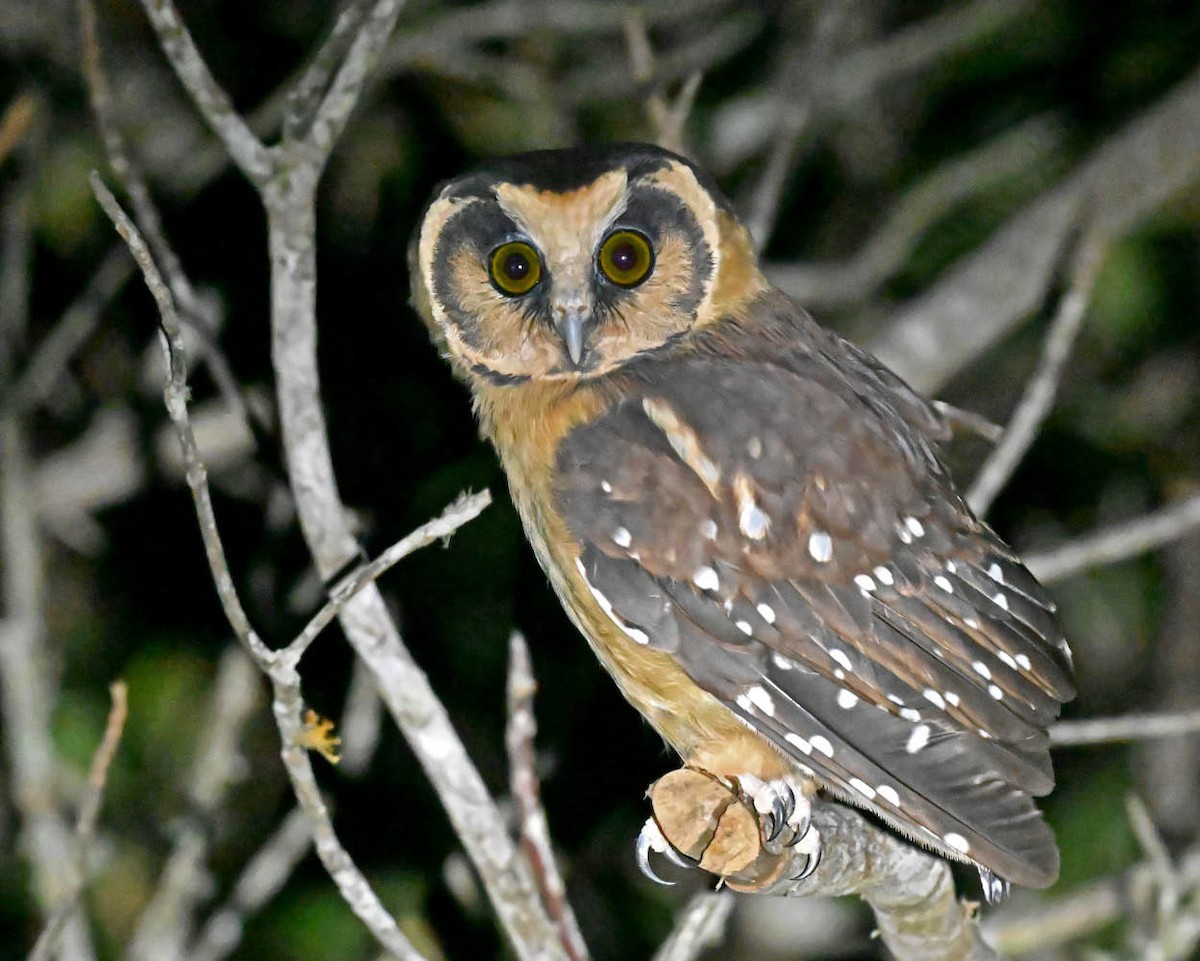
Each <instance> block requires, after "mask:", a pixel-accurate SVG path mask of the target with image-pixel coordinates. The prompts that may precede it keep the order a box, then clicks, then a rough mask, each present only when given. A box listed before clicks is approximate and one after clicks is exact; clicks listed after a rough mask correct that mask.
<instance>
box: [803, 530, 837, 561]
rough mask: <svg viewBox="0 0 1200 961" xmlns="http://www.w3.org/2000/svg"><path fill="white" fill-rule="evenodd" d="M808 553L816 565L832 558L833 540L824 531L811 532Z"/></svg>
mask: <svg viewBox="0 0 1200 961" xmlns="http://www.w3.org/2000/svg"><path fill="white" fill-rule="evenodd" d="M808 553H809V554H810V555H811V556H812V559H813V560H814V561H816V562H817V563H818V564H824V563H825V562H826V561H828V560H829V559H830V558H831V557H833V540H832V539H831V538H830V537H829V535H828V534H826V533H825V532H824V531H813V533H812V535H811V536H810V537H809V538H808Z"/></svg>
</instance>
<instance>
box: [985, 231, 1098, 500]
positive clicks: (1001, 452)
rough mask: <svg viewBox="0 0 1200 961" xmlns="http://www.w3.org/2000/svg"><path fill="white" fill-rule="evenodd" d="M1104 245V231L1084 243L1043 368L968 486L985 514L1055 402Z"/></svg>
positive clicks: (1045, 351) (1053, 327)
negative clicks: (1102, 234) (1100, 236)
mask: <svg viewBox="0 0 1200 961" xmlns="http://www.w3.org/2000/svg"><path fill="white" fill-rule="evenodd" d="M1104 250H1105V247H1104V244H1103V243H1102V241H1101V240H1100V238H1099V237H1098V236H1091V237H1085V238H1084V240H1083V241H1082V242H1081V244H1080V247H1079V250H1078V255H1077V257H1076V262H1075V265H1074V267H1073V269H1072V271H1071V286H1070V289H1069V290H1068V291H1067V293H1066V296H1064V297H1063V299H1062V302H1061V303H1060V304H1059V305H1058V312H1057V314H1056V315H1055V317H1054V321H1053V322H1052V323H1051V324H1050V330H1049V332H1048V333H1047V334H1046V343H1045V345H1044V346H1043V348H1042V356H1041V359H1040V360H1039V361H1038V365H1037V370H1035V371H1034V373H1033V376H1032V377H1031V378H1030V379H1029V383H1028V384H1026V385H1025V391H1024V393H1023V394H1022V395H1021V400H1020V402H1019V403H1018V404H1017V408H1016V410H1015V411H1013V415H1012V418H1011V419H1010V420H1009V422H1008V426H1007V427H1006V428H1005V430H1004V434H1003V436H1002V437H1001V438H1000V443H999V444H997V445H996V447H995V448H994V449H993V450H992V453H991V455H990V456H989V457H988V459H987V460H986V461H984V464H983V467H981V468H980V469H979V473H978V475H977V476H976V477H975V480H974V482H973V483H972V484H971V487H970V490H968V491H967V495H966V496H967V503H968V504H969V505H970V506H971V510H973V511H974V512H975V514H976V515H977V516H979V517H985V516H987V512H988V509H989V508H990V507H991V506H992V502H993V501H994V500H995V499H996V496H997V495H998V494H999V493H1000V491H1002V490H1003V489H1004V485H1005V484H1007V483H1008V480H1009V478H1010V477H1012V475H1013V472H1014V471H1015V470H1016V469H1017V466H1018V465H1019V464H1020V463H1021V460H1022V459H1023V458H1024V456H1025V453H1026V452H1027V451H1028V450H1029V448H1030V446H1031V445H1032V444H1033V440H1034V438H1035V437H1036V436H1037V433H1038V430H1039V429H1040V428H1041V426H1042V422H1043V421H1044V420H1045V419H1046V416H1047V415H1048V414H1049V413H1050V409H1051V407H1053V405H1054V397H1055V395H1056V394H1057V393H1058V385H1059V382H1060V381H1061V380H1062V376H1063V369H1064V368H1065V367H1066V364H1067V358H1068V357H1069V356H1070V354H1071V347H1072V345H1073V344H1074V343H1075V337H1076V336H1077V335H1078V333H1079V330H1080V328H1081V327H1082V326H1083V318H1084V317H1085V316H1086V315H1087V306H1088V301H1089V300H1090V299H1091V295H1092V288H1093V287H1094V286H1095V283H1096V277H1097V275H1098V274H1099V273H1100V267H1101V266H1102V264H1103V262H1104Z"/></svg>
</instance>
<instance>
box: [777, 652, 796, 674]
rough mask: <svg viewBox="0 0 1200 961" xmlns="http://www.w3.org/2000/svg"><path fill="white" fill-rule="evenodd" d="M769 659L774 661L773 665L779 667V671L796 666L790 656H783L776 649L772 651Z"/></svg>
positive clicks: (788, 669)
mask: <svg viewBox="0 0 1200 961" xmlns="http://www.w3.org/2000/svg"><path fill="white" fill-rule="evenodd" d="M771 660H772V661H773V662H774V663H775V666H776V667H777V668H779V669H780V670H781V671H790V670H791V669H792V668H794V667H795V666H796V662H795V661H793V660H792V659H791V658H790V657H784V656H783V655H782V654H780V653H779V652H778V651H776V652H775V653H773V654H772V655H771Z"/></svg>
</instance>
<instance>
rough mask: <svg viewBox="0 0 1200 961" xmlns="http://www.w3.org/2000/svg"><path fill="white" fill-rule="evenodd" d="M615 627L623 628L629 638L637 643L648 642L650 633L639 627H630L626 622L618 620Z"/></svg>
mask: <svg viewBox="0 0 1200 961" xmlns="http://www.w3.org/2000/svg"><path fill="white" fill-rule="evenodd" d="M617 627H619V628H620V629H621V630H623V631H624V632H625V634H626V635H627V636H628V637H629V639H630V640H632V641H636V642H637V643H638V644H649V643H650V635H649V634H647V633H646V632H645V631H643V630H641V628H637V627H630V626H629V625H628V624H621V623H620V622H618V623H617Z"/></svg>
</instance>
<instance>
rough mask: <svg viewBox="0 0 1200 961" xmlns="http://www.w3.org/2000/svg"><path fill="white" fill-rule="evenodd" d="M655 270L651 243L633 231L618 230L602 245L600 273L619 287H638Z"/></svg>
mask: <svg viewBox="0 0 1200 961" xmlns="http://www.w3.org/2000/svg"><path fill="white" fill-rule="evenodd" d="M653 269H654V251H652V250H651V249H650V241H648V240H647V239H646V238H645V237H643V236H642V235H641V234H639V233H636V232H634V231H632V230H618V231H615V232H614V233H611V234H609V235H608V237H607V239H606V240H605V241H604V243H603V244H601V245H600V272H601V273H602V274H604V276H605V277H607V278H608V279H609V280H611V281H612V282H613V283H614V284H616V285H617V286H618V287H636V286H637V285H638V284H640V283H641V282H642V281H643V280H645V279H646V278H647V277H649V276H650V271H652V270H653Z"/></svg>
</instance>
